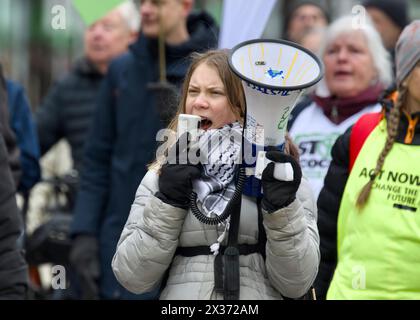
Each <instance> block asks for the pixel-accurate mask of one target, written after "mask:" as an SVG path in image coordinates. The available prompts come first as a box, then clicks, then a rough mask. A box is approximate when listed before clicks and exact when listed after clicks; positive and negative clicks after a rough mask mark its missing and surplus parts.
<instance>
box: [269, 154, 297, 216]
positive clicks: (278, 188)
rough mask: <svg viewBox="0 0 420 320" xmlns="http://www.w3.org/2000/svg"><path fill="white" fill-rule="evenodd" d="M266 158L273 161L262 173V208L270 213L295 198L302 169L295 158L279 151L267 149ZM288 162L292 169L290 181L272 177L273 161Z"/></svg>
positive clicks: (285, 205)
mask: <svg viewBox="0 0 420 320" xmlns="http://www.w3.org/2000/svg"><path fill="white" fill-rule="evenodd" d="M265 156H266V158H267V159H269V160H271V161H273V162H271V163H269V164H268V165H267V167H266V168H265V169H264V171H263V174H262V187H263V194H264V197H263V200H262V205H263V208H264V210H266V211H267V212H269V213H272V212H274V211H276V210H279V209H281V208H284V207H287V206H288V205H289V204H291V203H292V202H293V201H294V200H295V199H296V192H297V190H298V188H299V185H300V181H301V179H302V171H301V169H300V166H299V164H298V162H297V161H296V159H295V158H293V157H292V156H290V155H287V154H284V153H282V152H280V151H269V152H267V153H266V155H265ZM276 162H277V163H290V164H291V166H292V169H293V180H292V181H281V180H277V179H276V178H274V164H275V163H276Z"/></svg>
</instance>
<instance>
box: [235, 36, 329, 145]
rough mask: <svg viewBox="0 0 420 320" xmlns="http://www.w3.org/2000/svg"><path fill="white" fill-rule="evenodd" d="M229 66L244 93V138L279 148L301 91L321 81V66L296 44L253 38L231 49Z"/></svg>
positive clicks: (258, 143) (312, 56)
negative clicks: (261, 131) (260, 136)
mask: <svg viewBox="0 0 420 320" xmlns="http://www.w3.org/2000/svg"><path fill="white" fill-rule="evenodd" d="M229 66H230V68H231V69H232V71H233V72H234V73H235V74H236V75H237V76H238V77H239V78H240V79H242V84H243V87H244V91H245V98H246V104H247V119H246V123H247V128H246V129H247V130H246V134H247V137H246V138H247V139H248V140H249V141H251V142H252V143H255V144H257V145H264V146H276V147H279V146H282V145H283V144H284V139H285V138H284V136H285V131H286V128H287V121H288V118H289V115H290V113H291V111H292V110H293V108H294V107H295V105H296V103H297V101H298V99H299V97H300V96H301V95H302V93H303V92H304V90H305V89H306V88H308V87H311V86H313V85H314V84H316V83H317V82H318V81H319V80H321V78H322V76H323V66H322V63H321V62H320V60H319V59H318V58H317V57H316V56H315V55H314V54H313V53H312V52H310V51H309V50H307V49H305V48H303V47H301V46H299V45H298V44H296V43H293V42H290V41H285V40H274V39H255V40H249V41H245V42H242V43H240V44H238V45H236V46H235V47H234V48H233V49H232V50H231V52H230V56H229ZM261 129H263V135H264V137H263V141H259V140H261V139H259V135H258V131H259V130H261Z"/></svg>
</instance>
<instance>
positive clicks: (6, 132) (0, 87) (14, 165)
mask: <svg viewBox="0 0 420 320" xmlns="http://www.w3.org/2000/svg"><path fill="white" fill-rule="evenodd" d="M7 105H8V99H7V84H6V80H5V79H4V78H3V74H2V69H1V65H0V135H1V136H2V137H3V139H4V143H5V146H6V150H7V157H8V162H9V167H10V169H11V172H12V174H13V180H14V184H15V186H17V185H18V184H19V181H20V178H21V175H22V170H21V164H20V151H19V148H18V146H17V142H16V135H15V133H14V132H13V130H12V128H10V124H9V119H10V115H9V108H8V106H7Z"/></svg>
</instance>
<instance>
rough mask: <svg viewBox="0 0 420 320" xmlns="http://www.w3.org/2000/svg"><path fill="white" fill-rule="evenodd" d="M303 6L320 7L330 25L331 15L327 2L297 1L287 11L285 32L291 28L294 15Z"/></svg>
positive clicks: (318, 0)
mask: <svg viewBox="0 0 420 320" xmlns="http://www.w3.org/2000/svg"><path fill="white" fill-rule="evenodd" d="M303 5H313V6H316V7H318V8H319V9H321V11H322V13H323V14H324V16H325V19H326V20H327V22H328V23H329V22H330V15H329V13H328V7H327V4H326V2H325V0H324V1H322V0H298V1H295V2H294V3H293V5H292V6H291V7H289V9H288V10H287V14H286V16H285V19H284V26H283V31H284V32H286V31H287V28H288V26H289V22H290V19H291V18H292V15H293V13H294V12H295V11H296V10H297V9H299V8H300V7H301V6H303Z"/></svg>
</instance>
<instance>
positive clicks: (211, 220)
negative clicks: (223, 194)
mask: <svg viewBox="0 0 420 320" xmlns="http://www.w3.org/2000/svg"><path fill="white" fill-rule="evenodd" d="M246 117H247V107H246V101H245V111H244V125H243V127H242V142H241V143H242V146H241V156H242V161H244V144H245V128H246ZM237 166H238V167H239V172H238V181H237V184H236V188H235V192H234V193H233V196H232V198H231V199H230V200H229V202H228V204H227V206H226V208H225V210H224V211H223V213H222V214H221V215H220V216H216V217H208V216H206V215H205V214H203V213H202V212H201V211H200V209H199V208H198V206H197V193H195V192H194V191H193V192H192V193H191V195H190V208H191V212H192V213H193V215H194V216H195V217H196V218H197V220H198V221H200V222H201V223H204V224H209V225H216V224H219V223H222V222H223V221H225V220H226V219H227V218H228V217H229V216H230V214H231V213H232V207H233V206H234V205H237V203H238V202H237V201H238V200H239V201H240V200H241V199H240V198H241V197H242V191H243V189H244V185H245V181H246V178H247V177H246V175H245V168H244V167H243V166H242V165H237ZM239 204H240V202H239Z"/></svg>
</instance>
